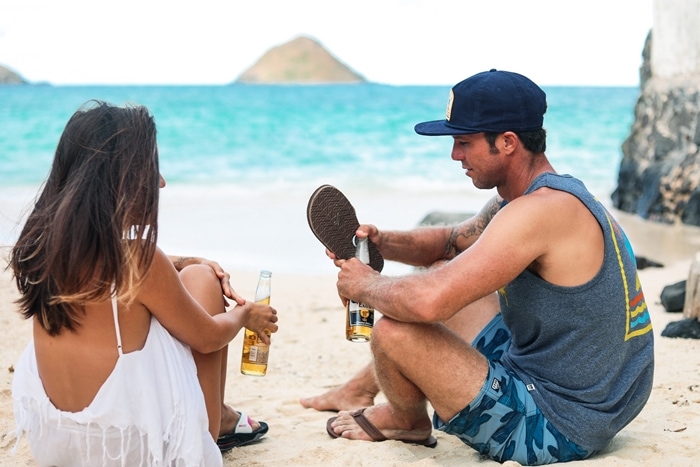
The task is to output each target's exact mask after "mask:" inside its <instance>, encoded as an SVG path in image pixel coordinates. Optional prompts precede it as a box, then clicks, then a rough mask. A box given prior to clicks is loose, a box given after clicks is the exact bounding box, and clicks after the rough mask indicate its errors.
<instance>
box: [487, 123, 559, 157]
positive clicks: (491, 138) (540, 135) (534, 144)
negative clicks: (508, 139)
mask: <svg viewBox="0 0 700 467" xmlns="http://www.w3.org/2000/svg"><path fill="white" fill-rule="evenodd" d="M513 133H515V134H516V135H518V138H519V139H520V141H522V142H523V146H524V147H525V149H527V150H528V151H530V152H531V153H533V154H540V153H542V152H545V151H546V150H547V131H546V130H545V129H544V128H541V129H539V130H535V131H514V132H513ZM500 134H502V133H484V137H485V138H486V141H488V143H489V146H490V147H491V150H492V151H495V150H496V137H498V135H500Z"/></svg>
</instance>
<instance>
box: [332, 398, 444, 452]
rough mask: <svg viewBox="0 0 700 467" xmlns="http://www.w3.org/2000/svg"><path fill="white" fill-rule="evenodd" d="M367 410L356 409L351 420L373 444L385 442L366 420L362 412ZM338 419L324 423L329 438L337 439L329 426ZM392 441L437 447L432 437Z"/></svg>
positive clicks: (382, 436)
mask: <svg viewBox="0 0 700 467" xmlns="http://www.w3.org/2000/svg"><path fill="white" fill-rule="evenodd" d="M366 409H367V407H365V408H363V409H358V410H356V411H355V412H353V413H352V418H354V419H355V422H357V424H358V425H359V426H360V428H362V430H363V431H364V432H365V433H367V434H368V435H369V437H370V438H372V441H375V442H380V441H387V440H388V439H389V438H387V437H386V436H384V435H383V434H382V432H381V431H379V429H378V428H377V427H376V426H374V424H373V423H372V422H370V421H369V420H367V417H365V414H364V411H365V410H366ZM336 418H338V417H331V418H329V419H328V421H327V422H326V431H327V432H328V435H329V436H330V437H331V438H338V437H339V436H338V435H337V434H336V433H335V431H333V427H332V426H331V424H332V423H333V422H334V421H335V419H336ZM394 441H401V442H402V443H406V444H417V445H419V446H425V447H426V448H434V447H435V446H437V439H435V437H434V436H433V435H430V436H428V437H427V438H426V439H395V440H394Z"/></svg>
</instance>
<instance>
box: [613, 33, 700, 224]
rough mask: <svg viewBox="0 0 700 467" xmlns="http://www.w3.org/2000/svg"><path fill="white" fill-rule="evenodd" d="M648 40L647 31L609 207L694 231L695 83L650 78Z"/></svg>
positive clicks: (698, 105) (699, 126)
mask: <svg viewBox="0 0 700 467" xmlns="http://www.w3.org/2000/svg"><path fill="white" fill-rule="evenodd" d="M651 41H652V34H651V32H650V33H649V35H648V36H647V40H646V44H645V46H644V53H643V65H642V67H641V69H640V77H641V89H642V92H641V95H640V96H639V99H638V100H637V104H636V105H635V109H634V113H635V122H634V124H633V126H632V129H631V132H630V135H629V137H628V138H627V139H626V140H625V142H624V143H623V145H622V153H623V157H622V161H621V162H620V172H619V175H618V185H617V188H616V190H615V191H614V192H613V194H612V201H613V205H614V206H615V207H616V208H618V209H620V210H622V211H626V212H631V213H636V214H637V215H639V216H641V217H642V218H644V219H649V220H652V221H656V222H662V223H667V224H673V223H676V222H682V223H684V224H689V225H696V226H700V150H699V148H700V80H698V76H697V75H695V74H685V75H684V74H681V75H678V76H674V77H673V78H670V79H669V78H665V79H661V78H657V77H655V76H654V75H653V70H652V69H651V67H650V65H649V60H650V48H651Z"/></svg>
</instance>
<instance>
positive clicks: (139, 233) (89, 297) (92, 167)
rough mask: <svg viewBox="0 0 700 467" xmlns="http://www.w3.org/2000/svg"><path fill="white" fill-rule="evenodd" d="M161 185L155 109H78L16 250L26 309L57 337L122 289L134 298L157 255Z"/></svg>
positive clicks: (13, 257) (13, 262)
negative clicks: (88, 308) (91, 306)
mask: <svg viewBox="0 0 700 467" xmlns="http://www.w3.org/2000/svg"><path fill="white" fill-rule="evenodd" d="M159 184H160V173H159V169H158V152H157V144H156V127H155V122H154V120H153V117H152V115H151V114H150V113H149V111H148V109H146V108H145V107H143V106H125V107H117V106H113V105H111V104H108V103H106V102H101V101H91V102H89V103H87V104H85V105H84V106H83V107H81V108H80V109H79V110H78V111H77V112H76V113H75V114H73V116H72V117H71V118H70V120H69V121H68V123H67V124H66V127H65V129H64V131H63V134H62V135H61V138H60V141H59V143H58V147H57V148H56V154H55V157H54V161H53V165H52V167H51V172H50V173H49V176H48V178H47V180H46V182H45V183H44V187H43V190H42V191H41V192H40V194H39V196H38V198H37V200H36V203H35V205H34V209H33V211H32V212H31V213H30V215H29V216H28V218H27V222H26V224H25V225H24V227H23V229H22V232H21V234H20V236H19V239H18V241H17V242H16V244H15V246H14V247H13V248H12V251H11V254H10V267H11V268H12V270H13V272H14V276H15V281H16V283H17V287H18V289H19V291H20V294H21V297H20V299H19V300H18V304H19V305H20V309H21V312H22V314H23V315H24V316H25V317H26V318H30V317H36V318H37V319H38V322H39V323H40V325H41V326H42V327H43V328H44V329H45V330H46V331H47V332H48V333H49V334H50V335H58V334H59V333H61V331H62V330H64V329H68V330H70V331H74V330H76V328H77V327H78V326H79V325H80V317H81V316H82V314H83V313H84V305H85V304H86V303H91V302H98V301H102V300H105V299H107V298H109V297H110V296H111V295H112V292H113V289H114V290H115V291H116V293H117V295H118V297H119V298H120V299H121V300H125V301H127V302H128V301H131V300H133V298H134V297H135V295H136V293H137V292H138V288H139V286H140V285H141V283H142V281H143V279H144V277H145V274H146V273H147V272H148V269H149V267H150V265H151V263H152V260H153V256H154V254H155V249H156V240H157V236H158V191H159Z"/></svg>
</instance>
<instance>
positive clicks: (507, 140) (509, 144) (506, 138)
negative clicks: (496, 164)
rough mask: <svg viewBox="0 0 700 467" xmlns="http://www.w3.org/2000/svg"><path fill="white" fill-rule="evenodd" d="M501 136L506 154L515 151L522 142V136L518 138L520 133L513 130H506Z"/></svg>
mask: <svg viewBox="0 0 700 467" xmlns="http://www.w3.org/2000/svg"><path fill="white" fill-rule="evenodd" d="M501 138H502V141H503V142H502V144H503V152H505V153H506V154H511V153H513V151H515V148H516V147H517V146H518V144H520V138H518V135H516V134H515V133H513V132H512V131H506V132H505V133H501Z"/></svg>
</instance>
